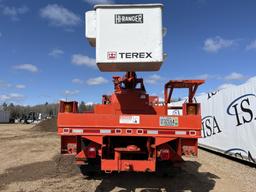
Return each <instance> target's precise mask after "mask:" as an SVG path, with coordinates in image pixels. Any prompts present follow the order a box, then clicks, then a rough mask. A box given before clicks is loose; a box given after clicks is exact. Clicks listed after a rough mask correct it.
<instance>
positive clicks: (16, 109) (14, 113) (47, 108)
mask: <svg viewBox="0 0 256 192" xmlns="http://www.w3.org/2000/svg"><path fill="white" fill-rule="evenodd" d="M0 108H2V110H4V111H9V112H10V119H20V118H24V117H28V116H29V115H30V114H31V113H34V114H42V116H43V117H56V116H57V114H58V111H59V104H58V103H48V102H46V103H44V104H39V105H34V106H30V105H27V106H23V105H15V104H14V103H9V104H7V103H3V104H2V107H1V106H0ZM78 110H79V112H81V113H82V112H87V111H92V110H93V105H88V104H86V103H85V102H84V101H81V102H80V103H79V104H78Z"/></svg>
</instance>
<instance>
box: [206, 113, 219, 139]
mask: <svg viewBox="0 0 256 192" xmlns="http://www.w3.org/2000/svg"><path fill="white" fill-rule="evenodd" d="M202 128H203V129H202V132H203V137H204V138H206V137H210V136H212V135H215V134H217V133H221V132H222V131H221V129H220V127H219V124H218V122H217V120H216V117H215V116H205V117H204V118H203V119H202Z"/></svg>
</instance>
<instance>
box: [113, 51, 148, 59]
mask: <svg viewBox="0 0 256 192" xmlns="http://www.w3.org/2000/svg"><path fill="white" fill-rule="evenodd" d="M118 54H119V56H120V57H121V59H124V58H125V59H134V58H152V55H151V54H152V52H127V53H125V52H124V53H118Z"/></svg>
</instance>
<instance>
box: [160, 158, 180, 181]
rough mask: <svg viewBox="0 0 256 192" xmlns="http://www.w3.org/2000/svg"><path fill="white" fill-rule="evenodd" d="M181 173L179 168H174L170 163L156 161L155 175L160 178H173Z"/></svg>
mask: <svg viewBox="0 0 256 192" xmlns="http://www.w3.org/2000/svg"><path fill="white" fill-rule="evenodd" d="M180 172H181V167H179V166H174V164H173V162H171V161H158V162H157V166H156V174H157V175H158V176H161V177H175V176H176V175H178V174H179V173H180Z"/></svg>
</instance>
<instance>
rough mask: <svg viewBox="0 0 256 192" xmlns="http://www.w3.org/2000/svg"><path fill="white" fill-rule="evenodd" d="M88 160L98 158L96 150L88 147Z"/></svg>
mask: <svg viewBox="0 0 256 192" xmlns="http://www.w3.org/2000/svg"><path fill="white" fill-rule="evenodd" d="M86 156H87V158H96V148H95V147H88V148H87V151H86Z"/></svg>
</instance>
